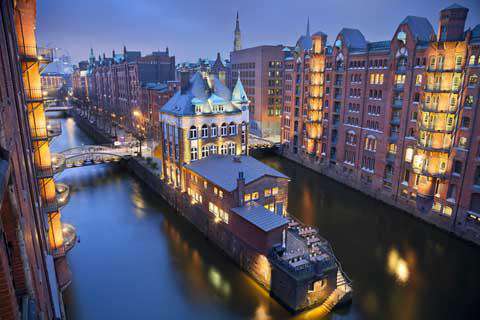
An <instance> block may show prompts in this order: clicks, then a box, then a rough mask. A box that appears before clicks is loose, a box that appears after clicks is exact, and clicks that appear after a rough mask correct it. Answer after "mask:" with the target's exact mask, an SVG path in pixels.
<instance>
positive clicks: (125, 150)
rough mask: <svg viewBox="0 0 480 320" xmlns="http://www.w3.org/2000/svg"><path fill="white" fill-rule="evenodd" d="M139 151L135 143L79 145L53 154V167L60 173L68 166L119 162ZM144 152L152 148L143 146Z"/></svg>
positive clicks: (145, 153)
mask: <svg viewBox="0 0 480 320" xmlns="http://www.w3.org/2000/svg"><path fill="white" fill-rule="evenodd" d="M139 151H140V150H139V147H138V145H135V144H128V145H121V146H112V145H86V146H79V147H74V148H70V149H67V150H64V151H62V152H60V153H55V154H53V155H52V168H53V172H54V173H59V172H62V171H63V170H64V169H68V168H76V167H84V166H90V165H96V164H102V163H111V162H119V161H120V160H121V159H123V158H129V157H132V156H136V155H137V154H138V153H139ZM142 154H143V155H149V154H150V149H149V148H148V147H146V146H143V147H142Z"/></svg>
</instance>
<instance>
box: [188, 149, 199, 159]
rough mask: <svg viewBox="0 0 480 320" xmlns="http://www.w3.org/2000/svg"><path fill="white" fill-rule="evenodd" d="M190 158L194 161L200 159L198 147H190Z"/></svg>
mask: <svg viewBox="0 0 480 320" xmlns="http://www.w3.org/2000/svg"><path fill="white" fill-rule="evenodd" d="M190 159H191V160H192V161H195V160H197V159H198V150H197V148H196V147H191V148H190Z"/></svg>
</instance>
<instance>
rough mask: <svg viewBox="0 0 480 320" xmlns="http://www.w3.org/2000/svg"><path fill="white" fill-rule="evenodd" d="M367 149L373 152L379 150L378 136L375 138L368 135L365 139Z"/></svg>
mask: <svg viewBox="0 0 480 320" xmlns="http://www.w3.org/2000/svg"><path fill="white" fill-rule="evenodd" d="M365 150H368V151H372V152H375V151H377V138H375V136H371V135H369V136H367V138H366V139H365Z"/></svg>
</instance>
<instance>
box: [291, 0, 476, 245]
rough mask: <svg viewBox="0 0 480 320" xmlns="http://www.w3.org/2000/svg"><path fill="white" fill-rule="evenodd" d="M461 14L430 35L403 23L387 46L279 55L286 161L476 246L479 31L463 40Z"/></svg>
mask: <svg viewBox="0 0 480 320" xmlns="http://www.w3.org/2000/svg"><path fill="white" fill-rule="evenodd" d="M467 13H468V9H466V8H463V7H461V6H459V5H456V4H455V5H452V6H449V7H447V8H446V9H444V10H442V11H441V13H440V21H439V27H438V33H437V34H435V31H434V29H433V27H432V25H431V24H430V22H429V21H428V20H427V19H426V18H422V17H415V16H408V17H406V18H405V19H404V20H403V21H402V22H401V23H400V24H399V26H398V27H397V30H396V31H395V33H394V35H393V37H392V39H391V40H389V41H378V42H369V41H367V40H366V39H365V37H364V35H363V34H362V33H361V32H360V31H359V30H356V29H348V28H344V29H342V30H341V32H340V33H339V34H338V35H337V37H336V38H335V39H334V41H333V45H332V46H326V45H325V43H326V35H324V34H323V33H317V34H315V35H314V36H312V37H311V38H310V39H308V41H307V40H306V39H307V37H308V36H309V34H308V33H307V34H306V35H305V36H302V38H300V39H299V41H298V42H297V45H296V46H295V47H294V48H289V49H288V50H285V51H284V52H285V58H284V63H285V69H286V70H285V78H284V92H285V93H284V105H283V106H284V110H283V118H282V126H283V131H282V143H283V154H284V155H285V156H287V157H289V158H291V159H293V160H296V161H299V162H301V163H303V164H305V165H307V166H308V167H310V168H312V169H314V170H317V171H319V172H322V173H324V174H326V175H328V176H330V177H332V178H334V179H336V180H338V181H340V182H343V183H345V184H348V185H349V186H351V187H353V188H356V189H359V190H361V191H362V192H365V193H367V194H370V195H372V196H373V197H375V198H378V199H380V200H383V201H385V202H387V203H389V204H391V205H394V206H397V207H399V208H401V209H403V210H405V211H408V212H410V213H412V214H414V215H416V216H418V217H420V218H422V219H424V220H427V221H428V222H431V223H434V224H436V225H437V226H439V227H441V228H444V229H446V230H449V231H453V232H455V233H456V234H457V235H460V236H462V237H464V238H467V239H470V240H473V241H476V242H479V243H480V201H479V199H480V193H478V191H477V189H476V188H477V187H476V186H477V183H478V184H479V185H480V169H477V160H476V159H477V154H478V150H477V149H478V148H479V146H478V137H479V132H477V130H478V129H477V127H478V125H477V121H479V120H478V117H477V116H476V112H477V108H476V106H478V99H479V98H478V92H479V91H478V90H479V89H478V88H479V85H478V77H479V64H480V62H479V61H478V50H479V44H480V25H477V26H476V27H474V28H470V29H467V30H465V20H466V17H467ZM305 43H308V44H309V46H305V45H304V46H303V47H302V45H303V44H305ZM307 96H309V97H310V98H309V101H306V98H305V97H307Z"/></svg>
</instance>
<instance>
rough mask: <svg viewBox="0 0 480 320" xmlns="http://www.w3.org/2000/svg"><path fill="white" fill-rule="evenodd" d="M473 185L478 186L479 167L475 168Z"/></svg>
mask: <svg viewBox="0 0 480 320" xmlns="http://www.w3.org/2000/svg"><path fill="white" fill-rule="evenodd" d="M473 184H474V185H477V186H480V166H477V167H476V168H475V176H474V178H473Z"/></svg>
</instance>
